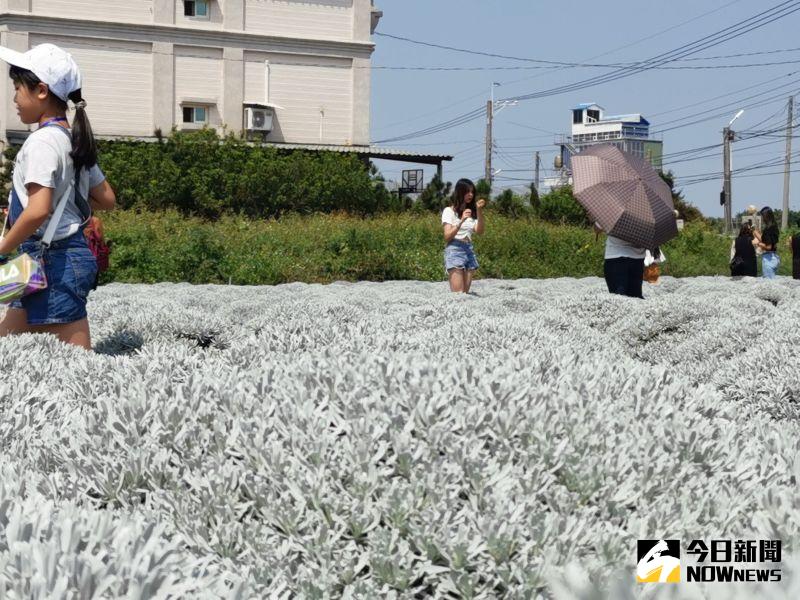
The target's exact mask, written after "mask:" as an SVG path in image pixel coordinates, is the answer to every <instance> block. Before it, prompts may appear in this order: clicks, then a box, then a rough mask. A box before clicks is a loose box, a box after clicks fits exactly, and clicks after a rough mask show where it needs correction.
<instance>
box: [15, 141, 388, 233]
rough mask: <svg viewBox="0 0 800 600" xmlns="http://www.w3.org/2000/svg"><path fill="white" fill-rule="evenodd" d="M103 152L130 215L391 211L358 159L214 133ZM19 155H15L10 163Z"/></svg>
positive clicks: (108, 146) (118, 145)
mask: <svg viewBox="0 0 800 600" xmlns="http://www.w3.org/2000/svg"><path fill="white" fill-rule="evenodd" d="M99 145H100V157H99V161H100V166H101V168H102V169H103V171H104V172H105V174H106V176H107V177H108V180H109V182H111V184H112V185H113V186H114V189H115V190H116V192H117V199H118V203H119V206H120V207H121V208H123V209H130V208H136V209H147V210H151V211H159V210H165V209H175V210H177V211H179V212H181V213H182V214H184V215H193V216H198V217H202V218H205V219H216V218H219V217H220V216H222V215H226V214H241V215H246V216H249V217H253V218H265V217H266V218H270V217H278V216H281V215H283V214H285V213H287V212H294V213H300V214H311V213H315V212H323V213H329V212H333V211H341V210H344V211H348V212H350V213H352V214H358V215H370V214H375V213H376V212H380V211H385V210H388V209H389V208H390V199H389V193H388V192H387V191H386V188H385V187H384V186H383V183H382V182H381V181H380V180H379V179H378V178H377V176H376V175H374V174H371V173H370V170H369V169H367V168H365V165H364V163H363V162H362V161H361V160H360V159H359V158H358V157H356V156H354V155H351V154H340V153H336V152H313V153H311V152H301V151H282V150H277V149H275V148H266V147H261V146H251V145H249V144H247V143H246V142H245V141H244V140H242V139H241V138H238V137H235V136H233V135H229V136H227V137H224V138H222V139H220V138H219V137H218V135H217V134H216V133H215V132H214V131H212V130H202V131H194V132H173V133H172V135H170V136H169V137H168V138H162V139H159V141H158V142H154V143H148V142H136V141H101V142H100V143H99ZM16 152H17V149H16V148H10V149H8V150H7V151H6V153H5V156H6V159H13V157H14V155H15V154H16ZM11 164H12V163H11V162H10V161H8V160H7V162H6V164H5V165H4V170H3V173H2V175H1V176H2V181H3V183H4V185H5V186H6V187H7V186H8V183H9V181H10V175H11Z"/></svg>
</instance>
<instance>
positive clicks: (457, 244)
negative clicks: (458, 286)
mask: <svg viewBox="0 0 800 600" xmlns="http://www.w3.org/2000/svg"><path fill="white" fill-rule="evenodd" d="M477 268H478V259H477V258H475V251H474V250H473V248H472V242H466V241H461V240H453V241H452V242H450V243H449V244H447V246H445V248H444V270H445V273H450V271H451V270H452V269H464V270H466V271H474V270H476V269H477Z"/></svg>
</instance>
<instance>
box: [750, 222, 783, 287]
mask: <svg viewBox="0 0 800 600" xmlns="http://www.w3.org/2000/svg"><path fill="white" fill-rule="evenodd" d="M760 214H761V225H762V227H763V228H764V230H763V232H759V231H757V230H756V231H755V232H754V234H753V235H755V238H756V239H757V240H758V247H759V248H761V249H762V250H763V251H764V254H762V255H761V275H762V276H763V277H764V278H766V279H775V277H776V276H777V274H778V267H780V265H781V257H780V256H778V252H777V250H778V239H779V238H780V231H779V230H778V224H777V223H776V222H775V213H773V212H772V209H771V208H770V207H769V206H765V207H764V208H762V209H761V211H760Z"/></svg>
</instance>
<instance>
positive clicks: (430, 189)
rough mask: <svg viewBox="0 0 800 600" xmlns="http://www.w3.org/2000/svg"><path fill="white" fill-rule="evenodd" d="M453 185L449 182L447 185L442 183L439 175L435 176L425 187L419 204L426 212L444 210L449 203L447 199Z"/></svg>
mask: <svg viewBox="0 0 800 600" xmlns="http://www.w3.org/2000/svg"><path fill="white" fill-rule="evenodd" d="M452 187H453V184H452V183H450V182H449V181H448V182H447V183H445V182H443V181H442V178H441V177H439V174H438V173H437V174H436V175H434V176H433V179H431V182H430V183H429V184H428V185H426V186H425V189H424V190H422V193H421V194H420V195H419V204H420V206H421V207H422V208H424V209H425V210H430V211H433V212H438V211H440V210H442V209H443V208H444V205H445V203H446V202H447V197H448V196H450V189H451V188H452Z"/></svg>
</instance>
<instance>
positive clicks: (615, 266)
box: [594, 223, 647, 298]
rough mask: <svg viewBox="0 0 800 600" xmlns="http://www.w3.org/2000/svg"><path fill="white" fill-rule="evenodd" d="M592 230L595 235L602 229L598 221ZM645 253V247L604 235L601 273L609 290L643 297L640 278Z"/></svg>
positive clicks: (632, 296) (613, 292) (642, 274)
mask: <svg viewBox="0 0 800 600" xmlns="http://www.w3.org/2000/svg"><path fill="white" fill-rule="evenodd" d="M594 230H595V233H596V234H597V235H599V234H600V233H601V232H602V231H603V229H602V227H600V224H599V223H595V224H594ZM646 253H647V250H646V248H638V247H637V246H635V245H633V244H631V243H630V242H626V241H625V240H623V239H621V238H618V237H615V236H613V235H606V250H605V256H604V258H605V260H604V261H603V275H604V277H605V279H606V286H607V287H608V291H609V292H611V293H612V294H620V295H621V296H630V297H631V298H644V296H642V279H643V276H644V259H645V255H646Z"/></svg>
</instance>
